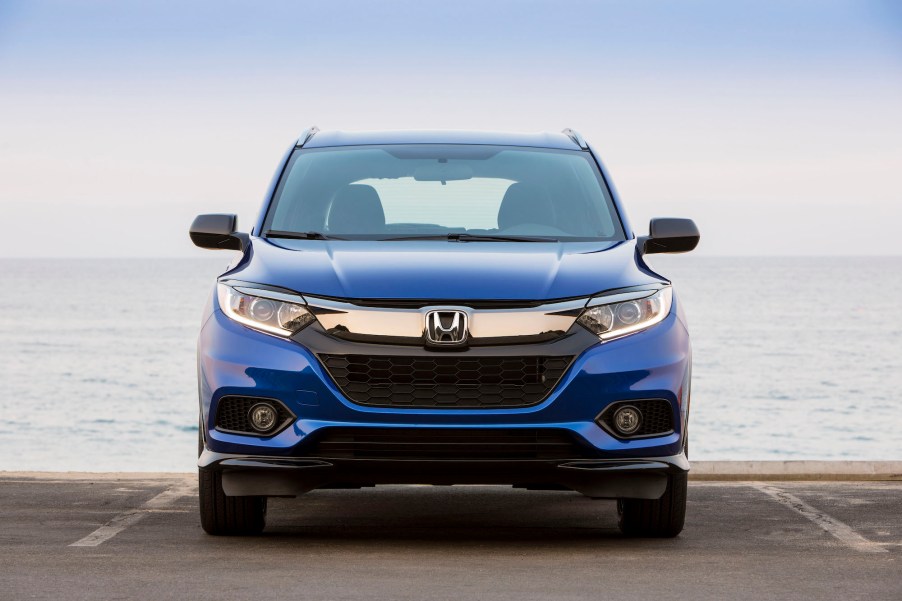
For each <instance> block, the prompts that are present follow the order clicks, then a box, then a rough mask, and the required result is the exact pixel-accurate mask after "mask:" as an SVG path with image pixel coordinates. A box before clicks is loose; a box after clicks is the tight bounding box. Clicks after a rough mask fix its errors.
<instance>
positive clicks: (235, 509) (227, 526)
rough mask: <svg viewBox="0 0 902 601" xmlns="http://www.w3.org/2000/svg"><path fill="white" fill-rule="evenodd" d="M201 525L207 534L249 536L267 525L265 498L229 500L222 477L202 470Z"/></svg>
mask: <svg viewBox="0 0 902 601" xmlns="http://www.w3.org/2000/svg"><path fill="white" fill-rule="evenodd" d="M197 485H198V494H199V497H200V525H201V526H203V529H204V530H205V531H206V533H207V534H213V535H224V536H248V535H254V534H260V533H261V532H263V528H264V527H265V526H266V497H229V496H226V494H225V493H224V492H223V491H222V474H221V473H220V472H217V471H215V470H208V469H204V468H199V469H198V472H197Z"/></svg>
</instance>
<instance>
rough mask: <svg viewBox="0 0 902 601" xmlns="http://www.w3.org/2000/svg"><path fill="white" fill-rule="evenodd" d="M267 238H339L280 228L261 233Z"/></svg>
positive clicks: (319, 233)
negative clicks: (286, 230)
mask: <svg viewBox="0 0 902 601" xmlns="http://www.w3.org/2000/svg"><path fill="white" fill-rule="evenodd" d="M263 235H264V236H265V237H267V238H288V239H289V240H341V239H342V238H336V237H334V236H327V235H325V234H323V233H321V232H285V231H282V230H269V231H266V232H264V233H263Z"/></svg>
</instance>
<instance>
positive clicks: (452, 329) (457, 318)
mask: <svg viewBox="0 0 902 601" xmlns="http://www.w3.org/2000/svg"><path fill="white" fill-rule="evenodd" d="M426 340H427V341H428V342H430V343H432V344H463V343H464V342H466V341H467V314H466V312H464V311H453V310H451V311H429V312H428V313H426Z"/></svg>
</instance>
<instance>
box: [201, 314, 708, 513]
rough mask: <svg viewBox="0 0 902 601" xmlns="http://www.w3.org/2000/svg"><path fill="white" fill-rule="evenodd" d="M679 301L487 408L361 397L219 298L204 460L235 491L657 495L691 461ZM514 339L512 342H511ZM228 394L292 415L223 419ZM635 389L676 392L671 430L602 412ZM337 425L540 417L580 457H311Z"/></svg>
mask: <svg viewBox="0 0 902 601" xmlns="http://www.w3.org/2000/svg"><path fill="white" fill-rule="evenodd" d="M676 303H677V300H676V299H675V300H674V305H675V306H674V309H673V311H672V312H671V314H670V316H668V317H667V318H666V319H665V320H664V321H662V322H661V323H660V324H657V325H656V326H653V327H651V328H649V329H648V330H645V331H643V332H638V333H636V334H633V335H630V336H626V337H624V338H621V339H617V340H612V341H607V342H604V343H595V342H594V341H592V342H590V344H588V345H586V346H587V347H586V348H583V349H582V350H581V352H579V353H578V354H577V356H576V358H575V359H574V360H573V362H572V363H571V365H570V367H569V369H568V370H567V372H566V373H565V375H564V376H563V377H562V378H561V380H560V381H559V383H558V384H557V386H556V387H555V389H554V390H553V391H552V392H551V394H549V395H548V396H547V398H545V399H544V400H542V402H540V403H538V404H536V405H533V406H529V407H517V408H492V409H487V408H478V409H434V408H425V409H414V408H399V407H373V406H364V405H359V404H355V403H353V402H352V401H350V400H349V399H348V398H347V397H345V396H344V395H343V394H342V392H341V391H340V390H339V389H338V387H337V386H336V385H335V383H334V381H333V380H332V379H331V378H330V376H329V375H328V374H327V373H326V371H325V370H324V368H323V366H322V364H321V363H320V362H319V360H318V359H317V357H316V355H315V354H314V353H313V352H311V351H310V350H309V349H308V348H306V347H305V346H303V345H301V344H299V343H298V342H296V341H293V340H286V339H281V338H278V337H275V336H270V335H267V334H263V333H260V332H257V331H255V330H251V329H248V328H246V327H244V326H242V325H240V324H237V323H235V322H233V321H231V320H229V319H228V318H227V317H225V316H224V315H223V314H222V313H221V312H220V311H218V310H214V311H213V312H212V314H211V316H210V319H208V320H207V323H206V324H205V325H204V328H203V329H202V331H201V336H200V340H199V349H198V351H199V352H198V363H199V365H198V371H199V383H200V403H201V411H202V416H203V423H204V430H205V446H206V450H205V452H204V453H203V455H202V456H201V458H200V461H199V465H200V466H201V467H203V468H207V469H217V470H221V471H222V472H223V474H224V477H223V486H224V487H225V490H226V493H227V494H236V495H248V494H254V495H263V494H265V495H272V496H280V495H295V494H299V493H300V492H304V491H305V490H310V489H312V488H318V487H322V486H344V485H349V486H351V485H370V484H382V483H435V484H464V483H472V484H478V483H497V484H513V485H517V486H521V485H522V486H530V487H536V486H539V487H541V486H551V485H558V486H563V487H566V488H572V489H574V490H579V491H581V492H584V493H585V494H589V496H601V497H609V496H613V497H635V498H656V497H657V496H660V494H661V493H662V492H663V490H664V489H663V487H664V486H666V481H667V475H668V474H669V473H672V472H674V471H685V470H687V469H688V462H687V461H686V459H685V455H683V433H684V431H685V424H686V420H687V417H688V410H689V373H690V364H691V358H690V348H689V338H688V334H687V332H686V329H685V326H684V324H683V322H682V320H681V319H680V318H679V316H678V315H679V313H678V310H677V307H676ZM311 327H313V326H311ZM574 327H577V328H578V327H579V326H574ZM580 329H581V328H580ZM586 334H587V333H586ZM508 350H509V351H510V353H511V354H516V352H517V349H516V348H515V347H508ZM349 352H350V351H349ZM229 395H239V396H253V397H265V398H275V399H278V400H280V401H281V402H282V403H284V404H285V406H286V407H287V408H288V409H289V410H290V411H291V412H292V413H293V414H294V415H296V416H297V420H296V421H294V422H293V423H292V424H291V425H290V426H288V427H287V428H285V429H284V430H282V431H280V432H279V433H278V434H276V435H275V436H271V437H260V436H254V435H242V434H236V433H229V432H222V431H219V430H217V429H216V427H215V413H216V406H217V403H218V402H219V399H221V398H223V397H225V396H229ZM640 399H664V400H666V401H667V402H669V403H670V405H671V407H672V409H673V424H674V428H673V431H672V432H670V433H667V434H664V435H661V436H653V437H648V438H637V439H620V438H617V437H615V436H614V435H612V434H611V433H609V432H608V431H607V430H605V429H604V428H603V427H601V426H600V425H599V424H598V423H597V418H598V416H599V415H600V414H601V413H602V412H603V411H604V410H605V408H607V407H608V406H609V405H611V404H612V403H615V402H619V401H631V400H640ZM342 427H344V428H381V429H391V428H403V429H411V428H419V429H423V430H428V429H443V430H448V429H455V428H460V429H463V428H466V429H474V428H475V429H478V428H486V429H489V428H491V429H495V430H497V429H527V428H529V429H537V428H540V429H547V430H557V431H565V432H567V433H568V435H571V436H572V437H573V438H574V439H576V440H578V441H579V444H580V448H581V451H580V453H579V454H578V456H574V457H567V458H561V459H555V460H537V461H532V460H523V459H517V460H499V461H492V460H487V459H481V460H479V461H470V460H456V459H454V458H447V459H442V460H439V461H435V460H429V459H422V460H401V459H392V460H384V459H344V458H342V459H336V458H324V457H316V456H315V452H314V447H313V443H314V441H315V440H316V439H317V436H318V435H319V434H321V433H322V432H324V431H325V430H326V429H329V428H342ZM655 493H657V494H655ZM647 495H652V496H650V497H649V496H647Z"/></svg>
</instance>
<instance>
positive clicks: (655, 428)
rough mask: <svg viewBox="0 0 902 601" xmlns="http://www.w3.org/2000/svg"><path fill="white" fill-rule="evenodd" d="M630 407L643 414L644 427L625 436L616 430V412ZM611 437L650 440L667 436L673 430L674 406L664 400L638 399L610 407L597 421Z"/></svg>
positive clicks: (618, 402) (612, 404)
mask: <svg viewBox="0 0 902 601" xmlns="http://www.w3.org/2000/svg"><path fill="white" fill-rule="evenodd" d="M624 405H630V406H632V407H635V408H636V409H638V410H639V412H640V413H641V414H642V425H641V427H640V428H639V430H638V431H637V432H636V433H635V434H632V435H630V436H624V435H623V434H620V433H618V432H617V429H616V428H614V412H615V411H617V408H618V407H622V406H624ZM596 421H597V422H598V423H599V425H601V426H602V427H603V428H604V429H605V430H607V431H608V432H609V433H610V434H611V435H613V436H616V437H617V438H620V439H634V438H649V437H651V436H666V435H667V434H671V433H672V432H673V431H674V429H673V406H672V405H671V404H670V402H669V401H666V400H664V399H637V400H634V401H617V402H616V403H611V404H610V405H608V406H607V407H606V408H605V410H604V411H602V412H601V415H599V416H598V418H597V420H596Z"/></svg>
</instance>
